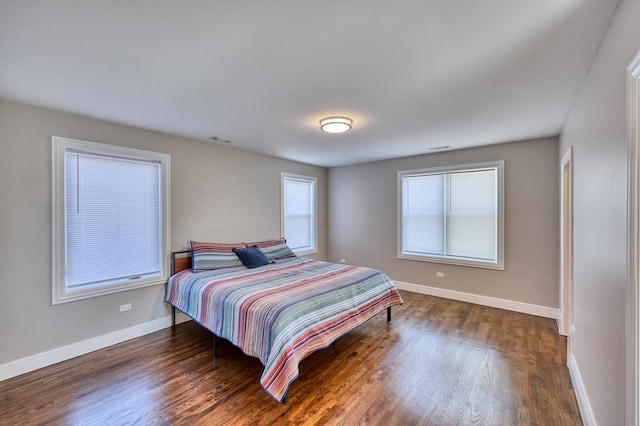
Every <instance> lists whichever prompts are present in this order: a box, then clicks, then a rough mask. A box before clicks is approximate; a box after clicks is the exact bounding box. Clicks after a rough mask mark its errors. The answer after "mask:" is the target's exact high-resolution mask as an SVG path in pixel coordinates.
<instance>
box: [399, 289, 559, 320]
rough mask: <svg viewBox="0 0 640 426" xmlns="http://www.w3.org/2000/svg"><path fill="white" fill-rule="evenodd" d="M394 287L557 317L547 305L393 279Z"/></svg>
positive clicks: (547, 316)
mask: <svg viewBox="0 0 640 426" xmlns="http://www.w3.org/2000/svg"><path fill="white" fill-rule="evenodd" d="M394 283H395V284H396V287H398V288H399V289H401V290H407V291H411V292H413V293H422V294H428V295H430V296H437V297H443V298H445V299H453V300H459V301H461V302H469V303H475V304H476V305H483V306H491V307H492V308H500V309H506V310H508V311H515V312H521V313H523V314H530V315H536V316H539V317H544V318H553V319H556V320H557V319H558V316H559V315H560V310H559V309H557V308H550V307H548V306H540V305H532V304H530V303H523V302H515V301H513V300H507V299H498V298H496V297H490V296H481V295H478V294H471V293H463V292H461V291H455V290H446V289H442V288H437V287H429V286H426V285H419V284H411V283H405V282H402V281H394Z"/></svg>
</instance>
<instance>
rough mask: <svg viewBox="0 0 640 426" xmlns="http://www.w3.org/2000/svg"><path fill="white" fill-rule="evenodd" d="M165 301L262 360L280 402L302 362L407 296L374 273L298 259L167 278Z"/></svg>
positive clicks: (266, 381)
mask: <svg viewBox="0 0 640 426" xmlns="http://www.w3.org/2000/svg"><path fill="white" fill-rule="evenodd" d="M167 302H169V303H170V304H172V305H173V306H175V307H176V308H178V309H179V310H181V311H182V312H184V313H186V314H187V315H189V316H190V317H191V318H193V319H194V320H196V321H197V322H198V323H200V324H202V325H203V326H205V327H206V328H208V329H209V330H210V331H212V332H213V333H215V334H216V335H217V336H219V337H223V338H225V339H227V340H229V341H231V342H232V343H233V344H235V345H236V346H238V347H239V348H240V349H242V351H243V352H244V353H245V354H247V355H250V356H253V357H257V358H258V359H260V361H261V362H262V364H263V365H264V366H265V368H264V372H263V374H262V377H261V378H260V384H261V385H262V387H263V388H264V390H265V391H267V393H269V394H270V395H271V396H272V397H273V398H275V399H276V400H278V401H282V399H283V398H284V397H285V395H286V393H287V389H288V387H289V384H290V383H291V382H292V381H293V380H295V378H296V377H297V376H298V373H299V370H298V364H299V363H300V361H302V360H303V359H304V358H305V357H306V356H307V355H309V354H310V353H312V352H314V351H316V350H318V349H322V348H325V347H327V346H329V345H330V344H331V343H332V342H333V341H335V340H336V339H337V338H338V337H340V336H342V335H343V334H345V333H347V332H348V331H350V330H352V329H353V328H355V327H357V326H358V325H360V324H362V323H364V322H365V321H367V320H368V319H370V318H371V317H373V316H374V315H376V314H377V313H378V312H380V311H382V310H384V309H385V308H387V307H389V306H392V305H396V304H399V303H402V298H401V297H400V293H399V292H398V290H397V289H396V287H395V286H394V284H393V282H392V281H391V280H390V279H389V277H387V276H386V275H385V274H383V273H381V272H379V271H376V270H374V269H370V268H364V267H359V266H350V265H338V264H334V263H327V262H320V261H316V260H311V259H306V258H300V257H296V258H291V259H283V260H280V261H278V262H277V263H275V264H270V265H266V266H261V267H259V268H254V269H246V268H245V267H234V268H227V269H218V270H212V271H205V272H198V273H193V272H191V270H186V271H182V272H179V273H177V274H176V275H174V276H172V277H171V278H170V279H169V283H168V289H167Z"/></svg>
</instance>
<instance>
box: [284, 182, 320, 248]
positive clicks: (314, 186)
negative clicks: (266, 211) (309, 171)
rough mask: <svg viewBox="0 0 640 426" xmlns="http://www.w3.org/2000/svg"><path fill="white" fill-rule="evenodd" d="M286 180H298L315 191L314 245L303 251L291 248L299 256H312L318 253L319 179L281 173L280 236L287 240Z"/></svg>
mask: <svg viewBox="0 0 640 426" xmlns="http://www.w3.org/2000/svg"><path fill="white" fill-rule="evenodd" d="M285 180H298V181H301V182H305V183H310V184H311V188H312V191H313V194H312V196H313V197H312V198H313V206H312V209H313V224H312V225H311V226H312V228H313V229H312V230H311V231H312V232H313V235H312V236H311V239H312V245H311V247H305V248H301V249H294V248H293V247H292V248H291V249H292V250H293V252H294V253H296V254H297V255H298V256H307V255H310V254H315V253H318V178H317V177H315V176H304V175H296V174H293V173H286V172H281V173H280V235H282V236H283V237H284V238H287V236H286V235H285V232H284V182H285Z"/></svg>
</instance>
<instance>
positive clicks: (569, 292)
mask: <svg viewBox="0 0 640 426" xmlns="http://www.w3.org/2000/svg"><path fill="white" fill-rule="evenodd" d="M560 176H561V186H560V321H559V329H560V334H562V335H563V336H567V337H568V342H567V352H568V353H567V359H569V358H570V355H572V354H573V330H574V326H573V147H569V149H567V151H566V152H565V153H564V154H563V156H562V160H561V161H560Z"/></svg>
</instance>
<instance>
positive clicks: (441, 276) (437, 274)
mask: <svg viewBox="0 0 640 426" xmlns="http://www.w3.org/2000/svg"><path fill="white" fill-rule="evenodd" d="M436 277H438V278H444V272H436Z"/></svg>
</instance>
